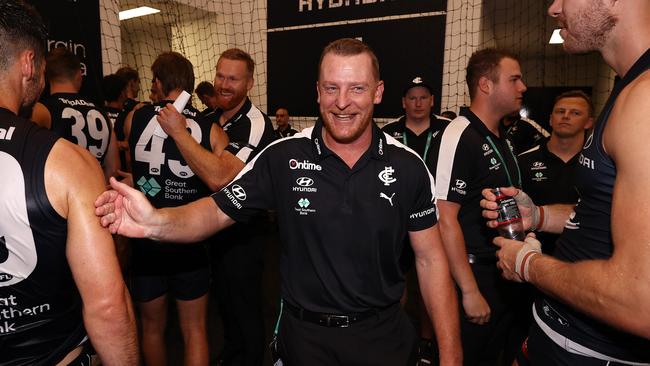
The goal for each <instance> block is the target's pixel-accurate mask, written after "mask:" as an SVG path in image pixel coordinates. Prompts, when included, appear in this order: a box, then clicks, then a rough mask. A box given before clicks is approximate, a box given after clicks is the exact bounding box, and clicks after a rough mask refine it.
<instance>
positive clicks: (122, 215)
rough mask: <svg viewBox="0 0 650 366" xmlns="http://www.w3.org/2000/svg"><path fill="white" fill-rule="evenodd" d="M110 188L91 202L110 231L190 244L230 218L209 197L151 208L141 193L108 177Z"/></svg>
mask: <svg viewBox="0 0 650 366" xmlns="http://www.w3.org/2000/svg"><path fill="white" fill-rule="evenodd" d="M110 184H111V187H112V188H113V190H111V191H106V192H104V193H102V194H101V195H100V196H99V197H97V200H96V201H95V207H96V209H95V214H96V215H97V216H100V217H101V219H100V222H101V224H102V226H104V227H108V228H109V229H110V231H111V233H113V234H120V235H124V236H128V237H131V238H149V239H153V240H159V241H173V242H179V243H194V242H197V241H200V240H203V239H205V238H207V237H209V236H210V235H212V234H214V233H216V232H217V231H219V230H221V229H223V228H225V227H227V226H230V225H232V224H233V223H234V221H233V220H232V219H231V218H230V217H228V215H226V214H225V213H223V211H221V210H220V209H219V207H218V206H217V204H216V203H215V202H214V200H213V199H212V198H211V197H205V198H202V199H199V200H197V201H194V202H191V203H189V204H187V205H183V206H179V207H173V208H163V209H155V208H154V207H153V206H151V204H150V203H149V201H148V200H147V198H146V197H145V196H144V194H143V193H142V192H140V191H138V190H136V189H133V188H131V187H129V186H128V185H126V184H123V183H120V182H118V181H117V180H116V179H115V178H111V179H110Z"/></svg>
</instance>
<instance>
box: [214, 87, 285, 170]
mask: <svg viewBox="0 0 650 366" xmlns="http://www.w3.org/2000/svg"><path fill="white" fill-rule="evenodd" d="M222 114H223V110H221V109H216V110H215V111H214V113H212V114H209V115H204V116H205V117H206V118H207V119H208V120H210V121H212V122H214V123H217V124H218V123H219V118H221V115H222ZM221 127H222V128H223V130H224V132H226V134H227V135H228V138H229V139H230V142H229V143H228V146H226V151H229V152H230V153H232V154H233V155H235V156H236V157H238V158H239V160H241V161H243V162H244V163H248V162H249V161H251V160H252V159H253V158H254V157H255V155H257V153H259V152H260V151H261V150H262V149H263V148H265V147H266V145H268V144H269V143H270V142H271V141H273V140H275V131H274V130H273V124H272V123H271V120H270V119H269V117H268V116H267V115H266V114H264V113H262V111H260V110H259V109H257V107H255V106H254V105H253V103H251V101H250V99H248V97H247V98H246V102H245V103H244V105H242V107H241V108H240V109H239V110H238V111H237V113H235V114H234V115H233V116H232V117H231V118H230V119H229V120H227V121H226V122H225V123H224V124H223V125H221Z"/></svg>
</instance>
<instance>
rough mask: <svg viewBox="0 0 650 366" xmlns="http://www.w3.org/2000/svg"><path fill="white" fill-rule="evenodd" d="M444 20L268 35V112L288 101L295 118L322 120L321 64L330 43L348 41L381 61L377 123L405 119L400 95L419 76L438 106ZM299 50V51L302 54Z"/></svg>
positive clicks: (411, 20)
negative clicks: (357, 42) (363, 45)
mask: <svg viewBox="0 0 650 366" xmlns="http://www.w3.org/2000/svg"><path fill="white" fill-rule="evenodd" d="M279 2H281V1H279ZM270 3H272V2H270ZM445 19H446V16H445V15H432V16H424V17H417V18H409V19H394V20H386V21H376V22H368V23H358V24H343V25H333V26H325V27H317V28H308V29H295V30H285V31H277V32H269V33H268V57H267V62H268V66H267V67H268V73H267V75H268V103H269V107H268V108H269V110H276V109H277V108H278V107H280V106H283V105H285V104H286V102H287V100H290V101H291V103H292V104H291V111H290V112H291V115H293V116H313V117H315V116H318V114H319V112H318V103H317V102H316V99H317V95H316V81H317V80H318V60H319V58H320V54H321V52H322V51H323V48H324V47H325V46H326V45H327V44H328V43H330V42H332V41H334V40H336V39H339V38H344V37H351V38H360V39H361V40H363V41H364V42H365V43H367V44H368V45H370V47H372V48H373V50H374V51H375V53H376V54H377V58H378V59H379V64H380V73H381V78H382V80H383V81H384V86H385V89H384V96H383V98H382V102H381V103H380V104H379V105H376V106H375V111H374V117H377V118H395V117H397V116H400V115H402V114H404V109H403V108H402V93H403V91H404V88H405V87H406V85H407V84H408V82H409V81H410V80H412V79H413V78H414V77H415V76H416V75H419V76H421V77H422V78H423V79H424V80H427V81H428V84H429V85H430V86H431V87H432V88H433V94H434V95H435V98H436V100H439V96H440V95H441V93H442V75H443V72H442V66H443V64H444V57H443V56H444V45H445ZM386 40H397V41H395V42H387V41H386ZM296 45H300V52H298V53H296ZM287 85H291V87H290V88H288V87H287ZM439 111H440V103H435V104H434V113H439Z"/></svg>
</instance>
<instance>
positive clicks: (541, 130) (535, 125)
mask: <svg viewBox="0 0 650 366" xmlns="http://www.w3.org/2000/svg"><path fill="white" fill-rule="evenodd" d="M521 120H522V121H524V122H527V123H528V124H529V125H531V126H533V128H534V129H536V130H537V132H539V133H541V134H542V136H544V137H546V138H549V137H550V136H551V134H550V133H549V132H548V131H546V129H545V128H544V127H542V126H541V125H540V124H539V123H537V122H535V121H534V120H532V119H530V118H525V117H523V118H522V119H521Z"/></svg>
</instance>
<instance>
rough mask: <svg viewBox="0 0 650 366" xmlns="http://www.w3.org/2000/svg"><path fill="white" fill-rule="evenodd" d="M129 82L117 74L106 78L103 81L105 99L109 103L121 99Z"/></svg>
mask: <svg viewBox="0 0 650 366" xmlns="http://www.w3.org/2000/svg"><path fill="white" fill-rule="evenodd" d="M126 85H127V81H126V79H124V78H123V77H121V76H119V75H117V74H111V75H107V76H104V79H103V80H102V90H103V92H104V99H106V101H107V102H114V101H116V100H118V99H119V97H120V94H122V92H123V91H124V89H126Z"/></svg>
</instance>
